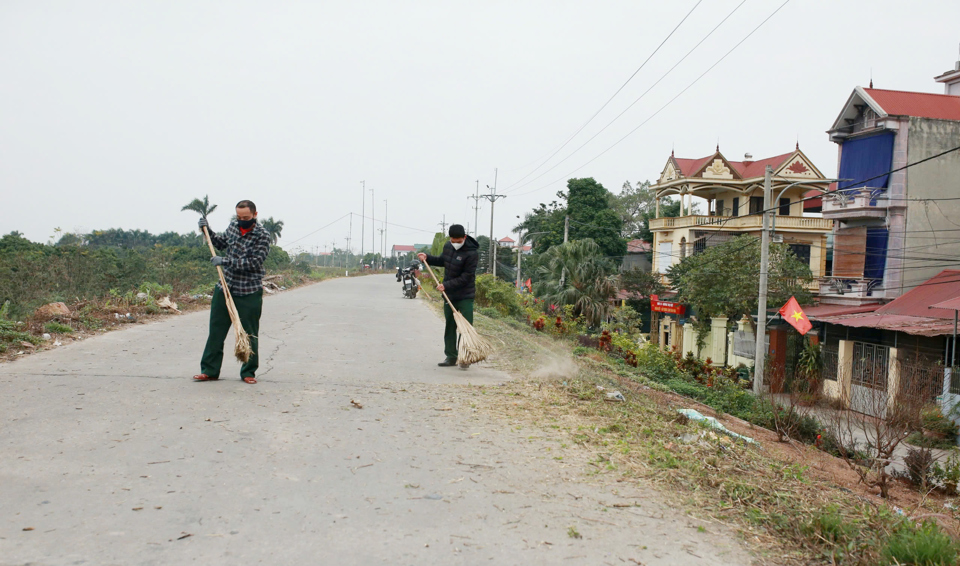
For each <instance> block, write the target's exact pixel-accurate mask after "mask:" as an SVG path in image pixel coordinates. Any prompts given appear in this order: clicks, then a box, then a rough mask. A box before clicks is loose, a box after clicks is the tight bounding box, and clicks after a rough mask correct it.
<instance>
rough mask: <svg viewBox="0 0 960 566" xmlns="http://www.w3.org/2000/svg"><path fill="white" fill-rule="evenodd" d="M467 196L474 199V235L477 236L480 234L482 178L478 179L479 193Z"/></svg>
mask: <svg viewBox="0 0 960 566" xmlns="http://www.w3.org/2000/svg"><path fill="white" fill-rule="evenodd" d="M467 198H472V199H473V237H474V238H476V237H477V236H479V235H480V221H479V214H480V198H481V197H480V179H477V194H475V195H473V196H472V197H467ZM467 232H469V230H467Z"/></svg>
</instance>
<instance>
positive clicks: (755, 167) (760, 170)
mask: <svg viewBox="0 0 960 566" xmlns="http://www.w3.org/2000/svg"><path fill="white" fill-rule="evenodd" d="M793 154H794V152H792V151H791V152H790V153H784V154H783V155H777V156H775V157H768V158H766V159H761V160H759V161H728V162H727V163H729V164H730V166H731V167H733V169H734V170H735V171H736V172H737V174H738V175H740V176H741V177H743V178H744V179H753V178H755V177H763V174H764V170H765V169H766V167H767V165H772V166H773V168H774V169H776V168H777V167H779V166H780V165H783V162H784V161H786V160H787V158H788V157H790V156H791V155H793ZM714 155H716V154H714ZM714 155H710V156H708V157H701V158H700V159H686V158H681V157H675V158H674V159H675V160H676V162H677V165H679V166H680V174H681V175H683V176H684V177H690V176H691V175H693V174H695V173H696V172H697V171H699V170H700V168H701V167H703V166H704V165H706V164H707V163H708V162H710V161H711V160H712V159H714Z"/></svg>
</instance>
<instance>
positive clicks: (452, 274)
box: [427, 236, 480, 301]
mask: <svg viewBox="0 0 960 566" xmlns="http://www.w3.org/2000/svg"><path fill="white" fill-rule="evenodd" d="M479 249H480V244H478V243H477V241H476V240H474V239H473V237H472V236H467V238H466V240H464V242H463V245H462V246H460V249H459V250H455V249H453V244H451V243H450V241H449V240H448V241H447V243H446V244H444V245H443V253H441V254H440V255H439V256H435V255H429V254H427V263H429V264H430V265H432V266H435V267H442V268H443V269H444V272H443V287H444V289H446V292H447V296H448V297H450V300H451V301H462V300H464V299H472V298H474V297H475V296H476V295H477V286H476V279H477V261H478V260H479V258H480V254H479V253H478V250H479Z"/></svg>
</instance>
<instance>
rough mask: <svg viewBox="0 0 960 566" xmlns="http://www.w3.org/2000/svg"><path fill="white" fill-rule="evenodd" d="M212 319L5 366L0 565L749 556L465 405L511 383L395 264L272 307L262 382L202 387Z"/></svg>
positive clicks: (226, 375) (181, 319) (736, 559)
mask: <svg viewBox="0 0 960 566" xmlns="http://www.w3.org/2000/svg"><path fill="white" fill-rule="evenodd" d="M206 319H207V313H206V312H197V313H192V314H187V315H183V316H178V317H170V318H167V319H164V320H162V321H159V322H155V323H151V324H143V325H133V326H131V327H128V328H127V329H125V330H123V331H118V332H110V333H106V334H103V335H100V336H96V337H94V338H91V339H88V340H84V341H81V342H77V343H74V344H70V345H68V346H64V347H61V348H58V349H55V350H49V351H44V352H40V353H37V354H35V355H32V356H27V357H24V358H22V359H20V360H17V361H14V362H10V363H6V364H0V416H2V417H0V418H2V421H0V422H2V429H0V462H2V464H0V482H2V484H0V485H2V488H0V564H2V565H13V564H51V565H52V564H96V565H102V564H156V565H170V564H192V563H196V564H204V565H211V564H232V565H233V564H271V565H278V564H390V565H397V564H409V565H434V564H436V565H451V564H464V565H467V564H518V565H519V564H524V565H527V564H644V565H654V564H748V563H749V562H750V556H749V555H748V554H747V553H746V552H745V551H744V550H743V549H742V548H741V547H740V546H739V544H738V543H737V542H736V540H735V537H733V536H732V535H731V532H730V531H729V530H725V529H723V528H721V527H719V526H716V525H712V524H706V525H702V524H701V523H699V522H697V521H694V520H693V519H691V518H689V517H688V516H687V515H684V514H683V513H681V512H679V511H676V510H673V509H671V508H669V507H668V506H666V505H664V504H662V503H661V501H660V498H659V497H658V494H657V493H656V492H655V491H652V490H648V489H639V488H636V487H629V488H626V489H625V487H624V486H625V485H626V484H618V485H614V486H610V485H605V484H604V483H603V480H602V479H597V478H590V477H588V476H586V475H585V474H584V473H583V471H582V470H577V469H571V466H569V465H564V463H562V462H559V461H557V460H555V459H553V458H552V455H551V454H550V453H549V452H548V451H547V449H546V448H547V446H548V444H547V442H546V441H545V440H538V439H533V440H531V439H530V438H529V437H530V436H531V432H530V431H529V430H524V431H517V430H513V429H511V428H510V427H509V426H508V425H507V424H506V423H502V422H498V421H496V420H494V419H492V418H490V417H488V416H485V415H484V414H482V413H480V412H477V411H475V410H473V409H471V407H470V405H469V403H465V402H463V399H464V398H465V396H466V397H468V396H469V394H470V393H471V387H472V386H475V385H477V384H486V385H493V386H495V385H496V384H497V383H502V382H504V381H505V380H508V379H511V378H510V376H509V375H506V374H504V373H501V372H499V371H496V370H495V369H492V368H484V367H473V368H471V369H470V370H469V371H465V372H464V371H461V370H459V369H455V368H438V367H437V366H436V362H438V361H440V360H441V359H442V358H443V352H442V349H443V344H442V329H443V321H442V320H441V319H440V318H439V317H438V316H437V315H436V314H435V313H434V312H433V311H432V310H431V309H429V308H428V307H426V306H425V305H424V304H422V302H421V301H419V300H416V301H411V300H407V299H403V298H401V296H400V290H399V285H398V284H397V283H396V282H395V280H394V279H393V277H391V276H369V277H363V278H352V279H335V280H330V281H326V282H323V283H319V284H316V285H311V286H307V287H303V288H299V289H296V290H292V291H288V292H285V293H282V294H279V295H277V296H273V297H268V298H267V299H266V300H265V304H264V314H263V319H262V322H261V337H260V351H261V356H262V357H263V363H262V364H261V368H260V373H259V375H258V376H257V377H258V378H259V380H260V382H259V383H258V384H256V385H247V384H244V383H242V382H241V381H240V379H239V365H238V364H237V363H236V362H235V361H234V360H232V359H227V360H225V363H224V370H223V373H222V375H221V380H220V381H216V382H208V383H193V382H192V381H191V379H190V378H191V376H192V375H193V374H195V373H198V372H199V368H198V365H199V363H198V360H199V357H200V353H201V351H202V349H203V343H204V340H205V338H206ZM228 341H232V334H231V336H230V338H228ZM474 391H475V389H474ZM351 401H357V402H358V403H359V404H360V405H362V408H357V407H355V406H354V405H352V404H351ZM533 436H536V435H533ZM616 503H619V504H623V503H637V504H638V505H639V506H638V507H630V508H612V507H611V506H612V505H613V504H616ZM704 527H705V528H704ZM578 535H579V537H581V538H577V537H578Z"/></svg>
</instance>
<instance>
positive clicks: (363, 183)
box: [350, 181, 367, 263]
mask: <svg viewBox="0 0 960 566" xmlns="http://www.w3.org/2000/svg"><path fill="white" fill-rule="evenodd" d="M360 194H361V195H363V206H362V208H361V209H360V262H361V263H362V262H363V235H364V232H365V230H366V228H365V226H366V224H367V182H366V181H360ZM350 219H351V220H353V217H350Z"/></svg>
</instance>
